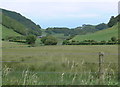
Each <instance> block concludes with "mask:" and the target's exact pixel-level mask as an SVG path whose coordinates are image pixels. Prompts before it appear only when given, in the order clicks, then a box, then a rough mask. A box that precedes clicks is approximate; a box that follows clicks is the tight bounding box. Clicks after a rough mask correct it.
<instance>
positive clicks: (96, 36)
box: [72, 25, 118, 41]
mask: <svg viewBox="0 0 120 87" xmlns="http://www.w3.org/2000/svg"><path fill="white" fill-rule="evenodd" d="M111 37H117V38H118V25H115V26H113V27H112V28H109V29H105V30H101V31H98V32H95V33H91V34H86V35H77V36H75V37H74V38H73V39H72V40H76V41H84V40H95V41H103V40H105V41H108V40H110V39H111Z"/></svg>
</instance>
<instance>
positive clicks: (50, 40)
mask: <svg viewBox="0 0 120 87" xmlns="http://www.w3.org/2000/svg"><path fill="white" fill-rule="evenodd" d="M41 41H42V43H43V44H44V45H56V44H57V42H58V41H57V39H56V38H55V37H53V36H45V37H42V38H41Z"/></svg>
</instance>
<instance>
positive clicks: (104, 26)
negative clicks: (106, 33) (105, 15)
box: [95, 23, 107, 30]
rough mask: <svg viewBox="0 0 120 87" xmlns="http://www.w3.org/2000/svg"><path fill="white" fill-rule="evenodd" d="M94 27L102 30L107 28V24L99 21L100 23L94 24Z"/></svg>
mask: <svg viewBox="0 0 120 87" xmlns="http://www.w3.org/2000/svg"><path fill="white" fill-rule="evenodd" d="M95 28H96V29H98V30H103V29H106V28H107V24H105V23H101V24H98V25H96V26H95Z"/></svg>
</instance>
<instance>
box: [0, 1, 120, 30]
mask: <svg viewBox="0 0 120 87" xmlns="http://www.w3.org/2000/svg"><path fill="white" fill-rule="evenodd" d="M118 1H119V0H0V8H3V9H7V10H11V11H15V12H17V13H20V14H22V15H23V16H25V17H26V18H29V19H31V20H32V21H34V22H35V23H36V24H39V25H40V26H41V27H42V28H44V29H45V28H47V27H69V28H75V27H78V26H81V25H83V24H91V25H97V24H100V23H103V22H104V23H107V22H108V21H109V19H110V17H111V16H116V15H118Z"/></svg>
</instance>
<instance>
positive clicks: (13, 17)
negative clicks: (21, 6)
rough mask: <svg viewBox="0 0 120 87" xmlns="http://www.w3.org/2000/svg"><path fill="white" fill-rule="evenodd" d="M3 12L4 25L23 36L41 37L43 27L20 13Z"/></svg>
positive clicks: (3, 10)
mask: <svg viewBox="0 0 120 87" xmlns="http://www.w3.org/2000/svg"><path fill="white" fill-rule="evenodd" d="M0 10H2V25H4V26H5V27H7V28H11V29H13V30H14V31H15V32H17V33H20V34H22V35H26V34H34V35H41V33H42V32H41V27H40V26H39V25H36V24H35V23H34V22H32V21H31V20H30V19H27V18H26V17H24V16H22V15H21V14H19V13H16V12H12V11H8V10H5V9H0Z"/></svg>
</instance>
